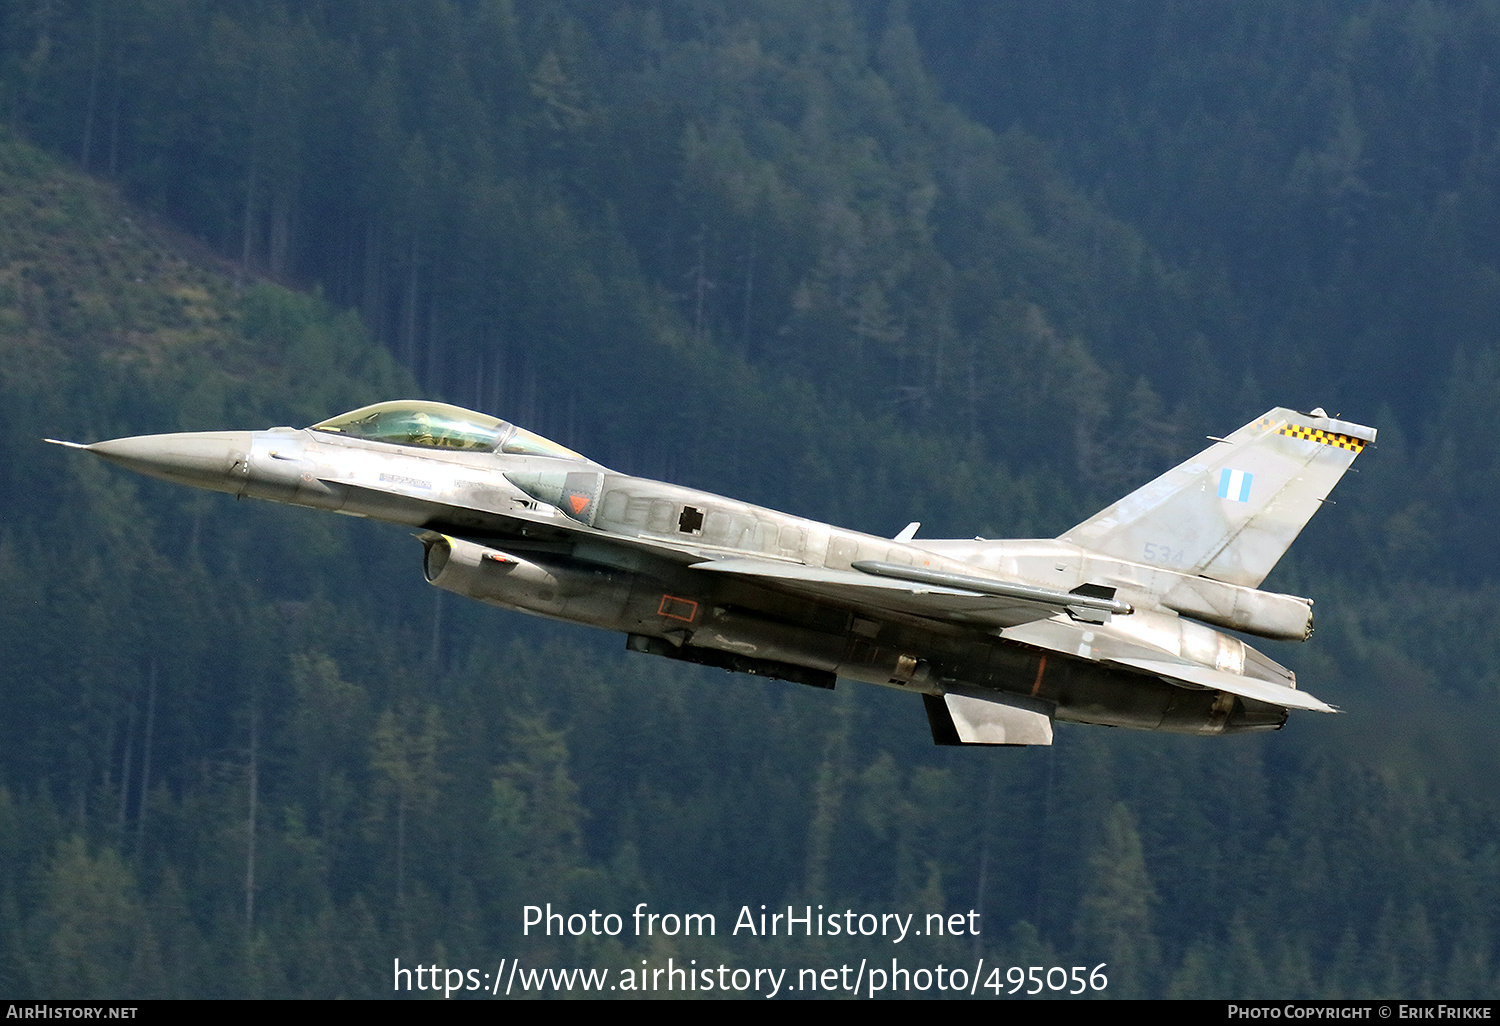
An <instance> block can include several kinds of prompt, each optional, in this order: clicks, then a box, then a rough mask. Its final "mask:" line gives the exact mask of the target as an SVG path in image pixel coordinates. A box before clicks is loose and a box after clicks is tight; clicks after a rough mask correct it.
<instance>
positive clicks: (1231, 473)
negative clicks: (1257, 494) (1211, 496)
mask: <svg viewBox="0 0 1500 1026" xmlns="http://www.w3.org/2000/svg"><path fill="white" fill-rule="evenodd" d="M1253 480H1255V475H1254V474H1252V473H1250V472H1248V471H1245V470H1230V469H1229V468H1228V467H1225V468H1224V469H1223V470H1221V471H1219V498H1221V499H1229V500H1230V501H1231V502H1249V501H1250V482H1251V481H1253Z"/></svg>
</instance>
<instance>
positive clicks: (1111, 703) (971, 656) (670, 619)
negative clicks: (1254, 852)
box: [48, 400, 1375, 745]
mask: <svg viewBox="0 0 1500 1026" xmlns="http://www.w3.org/2000/svg"><path fill="white" fill-rule="evenodd" d="M1210 440H1211V441H1212V442H1213V445H1211V446H1210V447H1209V448H1208V449H1205V450H1204V451H1203V452H1201V453H1199V454H1198V455H1197V456H1194V457H1193V458H1192V459H1190V460H1188V461H1187V462H1186V463H1183V464H1182V465H1180V466H1178V467H1176V468H1175V469H1173V470H1169V471H1167V472H1166V473H1165V474H1163V475H1162V476H1160V477H1158V478H1157V479H1156V480H1154V481H1152V482H1150V483H1149V484H1146V485H1144V486H1143V487H1141V488H1139V489H1137V490H1136V491H1134V492H1132V493H1131V494H1129V495H1127V496H1126V497H1125V498H1123V499H1121V500H1120V501H1119V502H1116V503H1115V504H1114V505H1113V506H1110V507H1109V508H1108V509H1106V510H1104V511H1102V512H1100V513H1097V514H1095V515H1094V516H1092V517H1090V518H1089V519H1087V520H1085V521H1084V522H1083V523H1081V524H1079V525H1077V526H1076V527H1073V528H1072V529H1070V530H1068V531H1065V532H1064V533H1063V534H1061V535H1059V536H1058V537H1057V538H1052V539H1029V540H1019V541H986V540H983V539H978V538H976V539H972V540H926V539H919V538H917V537H916V532H917V529H918V526H919V525H918V524H915V523H914V524H911V525H909V526H908V527H907V528H906V529H904V530H902V531H901V532H900V533H899V534H897V535H896V536H895V537H894V538H880V537H875V536H872V535H868V534H860V533H858V532H855V531H847V530H843V529H841V528H838V527H832V526H830V525H828V524H822V523H818V522H816V521H813V520H806V519H803V518H801V517H796V516H791V515H788V514H786V513H779V512H776V511H774V510H770V509H765V508H762V507H759V506H754V505H751V504H749V503H745V502H738V501H736V500H734V499H728V498H725V497H723V496H719V495H714V494H711V493H709V492H703V491H698V490H696V489H692V488H684V487H680V486H677V485H672V484H667V483H663V482H660V481H653V480H649V479H646V478H641V477H633V476H631V475H628V474H620V473H616V472H614V471H612V470H610V469H608V468H607V467H604V466H601V465H600V464H598V463H595V462H593V461H591V460H589V459H588V458H586V457H584V456H582V455H580V454H578V453H576V452H574V451H572V450H571V449H568V448H566V447H564V446H562V445H559V444H557V443H556V442H553V441H550V440H548V439H546V438H543V437H541V436H540V435H536V434H533V433H532V432H530V431H527V430H526V429H525V428H522V427H518V426H516V425H514V424H511V423H507V422H506V421H503V420H500V419H498V418H496V417H492V416H488V415H485V414H482V413H475V412H473V411H471V410H465V409H460V408H458V407H455V406H448V405H445V404H441V403H435V402H426V401H420V400H399V401H395V402H384V403H379V404H377V405H374V406H367V407H364V408H362V409H359V410H355V411H354V412H352V413H346V414H343V415H342V416H337V417H333V418H332V419H330V420H325V421H323V422H322V423H319V424H314V425H313V426H312V427H309V428H306V429H302V430H298V429H295V428H290V427H277V428H271V429H270V430H267V431H210V432H197V433H185V434H165V435H145V436H139V437H133V438H117V439H114V440H111V441H103V442H95V443H93V444H91V445H82V444H80V443H77V442H57V444H60V445H67V446H71V447H73V448H79V449H85V450H87V451H88V452H91V453H94V454H95V455H97V456H101V457H103V458H104V459H106V460H109V461H110V462H112V463H117V464H120V465H121V466H124V467H128V468H129V469H131V470H135V471H139V472H140V473H143V474H148V475H151V476H152V477H158V478H164V479H166V480H168V481H174V482H178V483H181V484H186V485H192V486H195V487H198V488H208V489H213V490H216V491H222V492H228V493H230V494H233V495H237V496H249V497H252V498H258V499H268V500H271V501H273V502H284V503H293V504H295V505H300V506H310V507H313V508H316V509H324V510H332V511H335V512H339V513H346V514H352V515H354V516H360V517H371V518H374V519H377V520H382V521H386V522H389V523H392V524H399V525H404V526H407V527H411V528H417V529H418V535H417V536H418V537H419V538H420V539H421V541H422V544H423V546H424V548H425V558H424V561H423V569H424V571H425V575H426V578H427V580H428V581H430V582H431V583H432V584H435V585H436V586H438V587H439V588H444V589H447V590H448V591H451V592H455V593H457V594H459V595H465V596H467V597H469V598H474V599H478V600H480V601H482V602H488V603H491V604H493V605H496V606H500V607H503V608H506V609H515V610H520V611H522V612H527V613H533V614H537V615H541V616H547V617H552V618H554V619H558V620H565V621H568V622H570V623H577V624H587V625H590V626H593V627H600V628H604V629H605V630H611V631H620V632H623V633H624V634H625V635H626V647H627V648H628V649H630V650H631V651H634V652H645V653H649V654H652V655H658V656H665V657H667V658H671V659H680V660H685V661H687V662H693V663H701V664H703V665H706V666H714V667H720V668H723V669H726V670H731V671H738V672H742V673H750V674H758V675H761V676H765V677H773V678H778V679H782V680H787V681H794V682H796V683H799V684H805V685H810V686H812V687H817V688H832V687H833V686H834V684H835V681H836V680H837V679H839V678H844V679H845V680H852V681H864V682H867V683H871V684H879V685H883V686H887V687H891V688H895V689H897V690H900V691H910V692H913V693H914V694H918V695H921V696H922V702H923V703H924V705H925V708H926V713H927V719H928V723H929V726H930V728H931V731H932V737H933V740H934V741H935V742H936V743H937V744H942V745H1047V744H1051V743H1052V733H1053V723H1054V721H1057V720H1062V721H1066V722H1073V723H1090V724H1103V725H1107V726H1116V727H1132V728H1138V729H1142V730H1165V731H1173V732H1178V733H1188V734H1235V733H1242V732H1247V731H1261V730H1275V729H1278V728H1280V727H1281V726H1282V725H1283V724H1285V722H1286V720H1287V716H1288V710H1291V709H1307V710H1315V711H1318V712H1334V711H1336V710H1335V709H1334V708H1333V707H1332V706H1329V705H1327V704H1325V703H1324V702H1321V701H1319V700H1318V699H1316V698H1314V697H1313V696H1312V695H1309V694H1308V693H1307V692H1305V691H1302V690H1299V689H1298V687H1297V679H1296V677H1295V675H1294V674H1293V673H1292V672H1291V671H1290V670H1288V669H1286V668H1285V667H1283V666H1281V665H1280V664H1278V663H1277V662H1275V661H1274V660H1272V659H1270V658H1269V657H1267V656H1265V655H1264V654H1262V653H1261V652H1258V651H1257V650H1256V649H1254V648H1252V647H1251V646H1250V645H1249V644H1246V643H1245V642H1244V641H1242V640H1241V639H1240V638H1238V637H1234V636H1232V635H1230V634H1226V633H1223V632H1221V631H1219V630H1216V629H1215V628H1226V629H1228V630H1232V631H1237V632H1241V633H1245V634H1252V635H1257V636H1260V637H1265V638H1275V639H1287V640H1296V641H1301V640H1304V639H1306V638H1307V637H1309V636H1310V635H1311V633H1312V625H1313V622H1312V601H1311V600H1310V599H1306V598H1301V597H1298V596H1295V595H1282V594H1277V593H1274V592H1268V591H1261V590H1259V585H1260V583H1261V582H1262V581H1263V580H1264V579H1265V577H1266V575H1267V574H1268V573H1270V571H1271V568H1272V567H1273V566H1274V565H1275V564H1276V561H1277V560H1278V559H1280V558H1281V555H1282V554H1283V553H1284V552H1285V551H1286V550H1287V548H1288V547H1289V546H1290V545H1291V543H1292V541H1293V540H1294V539H1295V538H1296V537H1297V535H1298V534H1299V533H1300V532H1301V530H1302V528H1303V527H1304V526H1305V525H1306V524H1307V522H1308V520H1309V519H1310V518H1311V517H1312V515H1313V513H1314V512H1316V511H1317V509H1318V508H1319V506H1320V505H1321V504H1322V503H1323V501H1324V500H1325V497H1326V496H1327V495H1328V493H1329V491H1331V490H1332V488H1333V486H1334V485H1335V484H1336V483H1337V482H1338V480H1339V478H1340V477H1341V476H1342V475H1343V473H1344V471H1346V470H1347V469H1349V466H1350V464H1352V463H1353V461H1354V458H1355V457H1356V456H1357V455H1358V454H1359V453H1360V451H1361V450H1362V449H1364V447H1365V446H1366V445H1369V444H1371V443H1373V442H1374V441H1375V431H1374V429H1372V428H1368V427H1363V426H1361V425H1359V424H1353V423H1349V422H1347V421H1343V420H1337V419H1334V418H1332V417H1329V416H1328V415H1327V414H1326V413H1324V411H1322V410H1321V409H1315V410H1313V411H1312V412H1311V413H1298V412H1296V411H1293V410H1289V409H1280V408H1278V409H1274V410H1271V411H1270V412H1269V413H1267V414H1265V416H1263V417H1258V418H1256V419H1255V420H1253V421H1251V422H1250V423H1249V424H1246V425H1245V426H1244V427H1242V428H1240V429H1239V430H1238V431H1235V432H1234V433H1233V434H1231V435H1229V436H1228V437H1227V438H1212V439H1210ZM48 441H54V442H55V441H57V440H55V439H48Z"/></svg>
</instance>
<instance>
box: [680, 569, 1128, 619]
mask: <svg viewBox="0 0 1500 1026" xmlns="http://www.w3.org/2000/svg"><path fill="white" fill-rule="evenodd" d="M863 565H865V566H873V567H879V568H881V570H870V571H864V572H861V571H860V570H835V569H830V568H828V567H815V566H806V565H804V564H801V563H784V562H779V561H776V560H769V559H754V558H747V557H735V558H729V559H714V560H708V561H705V562H702V563H694V564H693V569H695V570H708V571H712V572H714V573H721V574H732V575H734V576H737V577H744V578H747V579H752V580H755V581H757V582H759V583H761V584H764V585H765V586H767V587H775V588H780V589H782V590H785V591H791V592H796V593H799V594H803V595H814V596H817V597H819V598H823V599H831V600H833V601H836V602H839V603H842V604H845V605H854V606H860V607H864V608H867V609H873V610H877V611H878V610H887V611H893V612H900V613H906V614H908V615H910V616H922V617H927V618H928V619H932V620H943V621H947V622H950V623H964V624H975V625H980V626H987V627H1010V626H1013V625H1016V624H1022V623H1030V622H1031V621H1033V620H1044V619H1046V618H1047V617H1049V616H1052V615H1053V614H1054V613H1056V612H1057V611H1058V610H1059V609H1060V608H1067V607H1071V606H1072V605H1073V604H1074V603H1079V602H1085V603H1090V604H1093V605H1100V606H1104V607H1106V608H1112V607H1114V606H1115V605H1118V606H1120V607H1122V608H1125V609H1128V608H1129V607H1128V606H1126V605H1125V603H1115V602H1114V601H1113V600H1110V599H1101V598H1096V597H1093V596H1080V595H1075V594H1072V593H1070V592H1055V591H1048V590H1046V589H1041V588H1028V587H1026V586H1023V585H1007V584H1005V583H1004V582H990V581H986V580H983V579H980V578H971V577H966V576H963V575H958V574H940V573H923V572H919V571H917V570H916V569H915V568H911V567H897V568H896V569H899V570H900V571H901V574H900V576H896V575H894V574H890V573H885V572H883V570H884V568H886V567H887V566H888V565H889V564H884V563H866V564H863ZM981 586H983V588H984V589H985V590H980V588H981Z"/></svg>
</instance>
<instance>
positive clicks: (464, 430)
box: [308, 399, 583, 460]
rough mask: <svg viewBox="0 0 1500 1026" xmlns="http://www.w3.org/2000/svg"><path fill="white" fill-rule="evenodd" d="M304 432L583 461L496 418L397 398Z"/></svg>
mask: <svg viewBox="0 0 1500 1026" xmlns="http://www.w3.org/2000/svg"><path fill="white" fill-rule="evenodd" d="M308 430H309V431H328V432H331V433H333V434H338V435H345V436H347V437H349V438H363V439H367V440H369V441H372V442H386V443H388V444H390V445H413V446H417V447H419V448H423V449H455V450H458V451H461V452H499V453H504V454H506V455H512V456H553V457H556V458H558V459H567V460H582V459H583V457H582V456H580V455H579V454H578V453H576V452H574V451H573V450H572V449H569V448H566V447H564V446H561V445H558V444H557V443H556V442H554V441H552V440H551V439H547V438H543V437H542V436H541V435H538V434H533V433H532V432H530V431H527V430H526V429H525V428H520V427H516V426H515V425H514V424H509V423H507V422H505V421H503V420H501V419H500V418H498V417H491V416H489V415H488V414H484V413H475V412H474V411H473V410H466V409H463V408H462V407H460V406H449V405H448V404H447V403H433V402H427V401H425V400H421V399H396V400H393V401H391V402H385V403H376V404H375V405H374V406H363V407H360V408H359V409H357V410H354V411H353V412H351V413H343V414H340V415H339V416H337V417H330V418H329V419H328V420H325V421H323V422H322V423H319V424H314V425H313V426H312V427H310V428H309V429H308Z"/></svg>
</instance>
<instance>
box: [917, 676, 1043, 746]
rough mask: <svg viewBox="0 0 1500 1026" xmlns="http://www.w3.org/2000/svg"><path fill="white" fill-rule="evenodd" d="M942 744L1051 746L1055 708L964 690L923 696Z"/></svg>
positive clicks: (937, 740)
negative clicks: (1053, 711) (1053, 710)
mask: <svg viewBox="0 0 1500 1026" xmlns="http://www.w3.org/2000/svg"><path fill="white" fill-rule="evenodd" d="M922 703H923V705H925V706H926V708H927V722H928V725H929V726H930V727H931V728H932V741H933V743H934V744H938V745H1050V744H1051V743H1052V708H1051V706H1049V705H1048V704H1046V703H1044V702H1038V701H1037V700H1035V699H1031V698H1026V697H1024V696H1021V695H1001V694H997V693H996V692H992V691H980V690H977V689H972V690H971V689H969V688H960V689H957V690H951V691H949V692H947V693H946V694H944V695H942V696H938V695H923V696H922Z"/></svg>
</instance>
